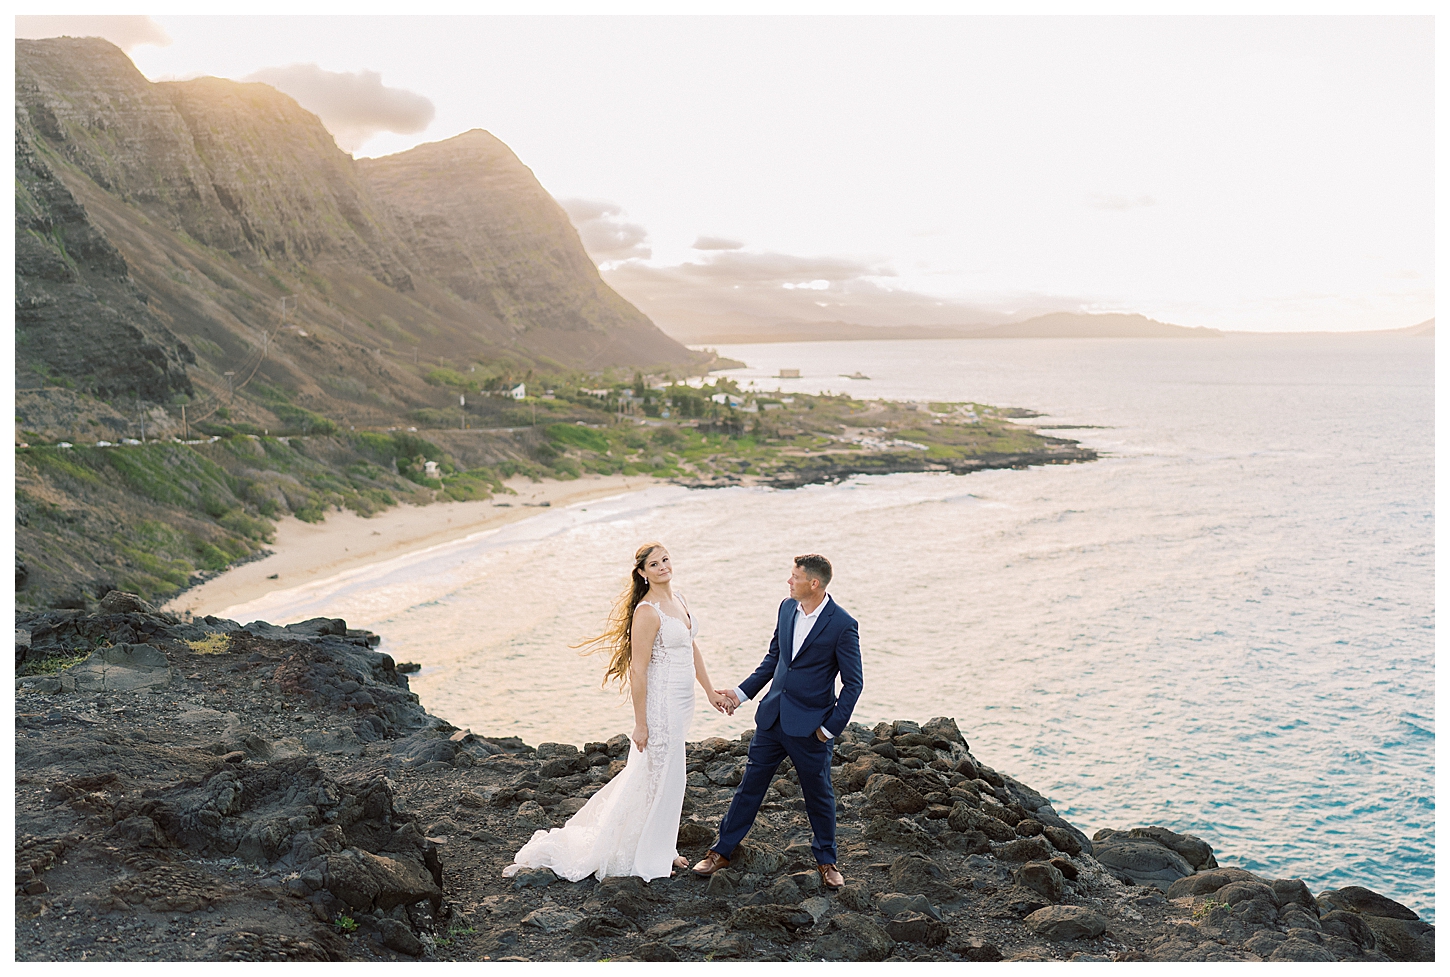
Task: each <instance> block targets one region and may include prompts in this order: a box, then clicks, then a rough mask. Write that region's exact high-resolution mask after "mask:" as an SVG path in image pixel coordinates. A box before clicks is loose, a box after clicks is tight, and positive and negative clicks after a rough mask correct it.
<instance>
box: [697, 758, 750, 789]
mask: <svg viewBox="0 0 1450 977" xmlns="http://www.w3.org/2000/svg"><path fill="white" fill-rule="evenodd" d="M705 776H706V777H708V778H709V780H710V783H712V784H716V785H718V786H720V787H736V786H738V785H739V784H740V780H741V778H743V777H744V776H745V765H744V764H741V763H735V762H734V761H733V760H726V761H722V762H720V763H712V764H710V765H709V766H708V767H706V768H705Z"/></svg>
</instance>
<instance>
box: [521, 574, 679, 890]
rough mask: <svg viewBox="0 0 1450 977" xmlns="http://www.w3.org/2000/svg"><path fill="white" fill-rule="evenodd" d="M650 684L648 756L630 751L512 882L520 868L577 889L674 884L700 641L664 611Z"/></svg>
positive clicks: (538, 835)
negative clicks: (636, 880)
mask: <svg viewBox="0 0 1450 977" xmlns="http://www.w3.org/2000/svg"><path fill="white" fill-rule="evenodd" d="M644 603H647V604H649V605H650V606H651V607H653V608H654V609H655V610H656V611H659V615H660V629H659V632H658V633H657V634H656V635H655V642H654V647H653V648H652V649H651V650H650V656H649V672H648V677H647V679H646V683H645V690H646V691H645V722H646V724H647V725H648V727H649V740H648V742H647V743H646V744H645V748H644V752H643V753H641V752H640V751H639V750H638V749H636V748H635V745H634V743H633V742H632V741H631V742H630V745H629V760H628V762H627V764H626V766H625V768H624V769H623V770H621V771H620V772H619V773H618V774H616V775H615V777H614V779H613V780H611V781H610V782H609V783H607V784H605V785H604V786H603V787H601V788H600V789H599V790H598V791H597V792H596V793H595V794H594V796H593V797H590V798H589V801H588V803H586V804H585V805H584V806H583V807H582V808H580V809H579V811H578V813H576V814H575V815H574V816H573V817H572V818H570V819H569V820H568V822H566V823H565V825H564V826H563V827H562V828H552V829H550V830H547V831H542V830H541V831H535V832H534V836H533V837H532V838H530V839H529V840H528V842H527V843H526V844H525V845H524V847H522V848H520V849H519V852H518V854H517V855H515V856H514V864H512V865H510V866H509V867H508V868H506V869H505V870H504V875H505V876H511V875H514V874H516V873H517V872H518V871H519V870H520V869H521V868H550V869H553V871H554V874H555V875H557V876H559V877H560V878H564V879H568V880H569V881H570V882H577V881H579V880H580V879H582V878H584V877H585V876H587V875H593V876H595V877H596V878H600V879H603V878H606V877H608V876H617V875H635V876H638V877H640V878H642V879H644V880H646V881H648V880H650V879H658V878H663V877H665V876H668V875H669V874H670V871H671V869H672V868H673V865H674V861H675V859H676V858H678V857H679V852H678V851H677V850H676V849H675V840H676V836H677V835H678V833H679V830H680V808H681V806H682V804H683V802H684V798H685V734H686V733H687V732H688V731H689V729H690V721H691V719H692V718H693V717H694V715H695V655H694V639H695V635H696V634H697V633H698V631H699V622H698V621H696V620H694V616H693V615H691V623H690V624H689V625H688V626H687V625H686V624H685V623H684V622H683V621H681V620H679V619H678V618H675V617H671V616H670V615H668V614H666V613H664V612H663V611H660V608H659V605H658V604H656V603H654V602H653V601H645V602H644Z"/></svg>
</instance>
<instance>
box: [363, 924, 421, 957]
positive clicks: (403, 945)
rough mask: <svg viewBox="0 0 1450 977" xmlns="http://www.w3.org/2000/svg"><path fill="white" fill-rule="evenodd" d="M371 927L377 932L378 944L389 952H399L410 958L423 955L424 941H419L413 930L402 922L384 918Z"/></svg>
mask: <svg viewBox="0 0 1450 977" xmlns="http://www.w3.org/2000/svg"><path fill="white" fill-rule="evenodd" d="M371 925H372V926H373V927H375V928H376V930H377V935H378V942H379V943H381V944H382V945H383V946H385V947H387V948H388V949H389V950H397V951H398V952H399V953H406V954H407V955H408V956H410V957H421V956H422V955H423V941H422V940H420V939H418V937H417V936H416V935H414V933H413V930H412V928H411V927H409V926H408V924H407V923H405V922H403V921H402V920H399V919H391V918H389V917H387V916H384V917H382V918H381V919H374V920H373V921H372V924H371Z"/></svg>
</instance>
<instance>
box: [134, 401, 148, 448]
mask: <svg viewBox="0 0 1450 977" xmlns="http://www.w3.org/2000/svg"><path fill="white" fill-rule="evenodd" d="M136 422H137V423H138V424H139V425H140V426H141V443H142V444H145V443H146V413H145V411H143V410H142V409H141V397H140V395H139V394H138V395H137V397H136Z"/></svg>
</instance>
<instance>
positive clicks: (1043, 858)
mask: <svg viewBox="0 0 1450 977" xmlns="http://www.w3.org/2000/svg"><path fill="white" fill-rule="evenodd" d="M994 854H995V855H996V856H997V857H998V858H1000V859H1002V861H1004V862H1049V861H1051V860H1052V856H1053V855H1055V854H1056V852H1054V851H1053V849H1052V846H1051V845H1049V844H1048V843H1047V842H1046V841H1044V840H1043V839H1041V838H1018V839H1017V840H1015V841H1009V842H1007V843H1006V844H1004V845H998V846H997V848H996V851H995V852H994Z"/></svg>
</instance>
